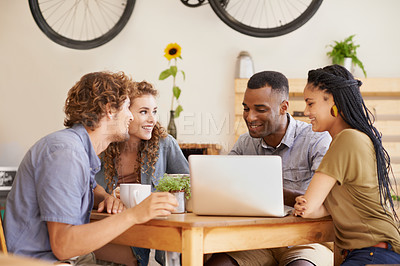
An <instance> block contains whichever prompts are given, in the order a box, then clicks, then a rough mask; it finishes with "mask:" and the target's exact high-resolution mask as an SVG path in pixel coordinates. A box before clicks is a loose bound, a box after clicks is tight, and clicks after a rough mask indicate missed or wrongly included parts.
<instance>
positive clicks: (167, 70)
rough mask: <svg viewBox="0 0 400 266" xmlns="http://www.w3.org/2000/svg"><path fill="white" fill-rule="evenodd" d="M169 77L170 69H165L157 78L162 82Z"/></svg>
mask: <svg viewBox="0 0 400 266" xmlns="http://www.w3.org/2000/svg"><path fill="white" fill-rule="evenodd" d="M169 76H171V70H170V69H166V70H164V71H163V72H161V74H160V76H159V77H158V79H159V80H164V79H166V78H168V77H169Z"/></svg>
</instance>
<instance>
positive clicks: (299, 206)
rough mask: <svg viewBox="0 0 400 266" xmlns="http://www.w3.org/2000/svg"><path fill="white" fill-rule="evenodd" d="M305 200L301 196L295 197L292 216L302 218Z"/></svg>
mask: <svg viewBox="0 0 400 266" xmlns="http://www.w3.org/2000/svg"><path fill="white" fill-rule="evenodd" d="M306 204H307V200H306V199H305V198H304V195H303V196H298V197H296V203H295V205H294V210H293V214H294V216H303V215H304V212H305V211H306V210H307V208H306Z"/></svg>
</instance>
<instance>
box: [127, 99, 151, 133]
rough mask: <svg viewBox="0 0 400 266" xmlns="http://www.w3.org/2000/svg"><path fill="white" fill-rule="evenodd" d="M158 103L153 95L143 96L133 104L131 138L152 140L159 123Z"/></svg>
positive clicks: (131, 109) (131, 108) (131, 107)
mask: <svg viewBox="0 0 400 266" xmlns="http://www.w3.org/2000/svg"><path fill="white" fill-rule="evenodd" d="M157 109H158V105H157V101H156V99H155V98H154V96H153V95H150V94H148V95H143V96H140V97H138V98H135V99H134V100H133V101H132V102H131V106H130V108H129V110H130V111H131V112H132V115H133V118H134V119H133V121H132V122H131V124H130V126H129V135H130V137H131V138H138V139H141V140H149V139H151V135H152V132H153V128H154V125H155V124H156V123H157V121H158V118H157Z"/></svg>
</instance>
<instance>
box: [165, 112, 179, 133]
mask: <svg viewBox="0 0 400 266" xmlns="http://www.w3.org/2000/svg"><path fill="white" fill-rule="evenodd" d="M169 112H170V118H169V123H168V128H167V132H168V134H170V135H171V136H173V137H174V138H175V139H176V135H177V132H176V125H175V111H173V110H171V111H169Z"/></svg>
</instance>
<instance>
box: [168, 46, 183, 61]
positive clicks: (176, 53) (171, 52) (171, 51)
mask: <svg viewBox="0 0 400 266" xmlns="http://www.w3.org/2000/svg"><path fill="white" fill-rule="evenodd" d="M181 50H182V48H181V47H180V46H179V44H177V43H170V44H168V45H167V48H165V50H164V53H165V54H164V56H165V58H167V59H168V60H171V59H174V58H177V57H180V56H181Z"/></svg>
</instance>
